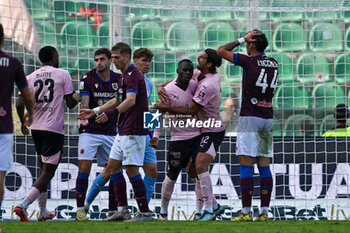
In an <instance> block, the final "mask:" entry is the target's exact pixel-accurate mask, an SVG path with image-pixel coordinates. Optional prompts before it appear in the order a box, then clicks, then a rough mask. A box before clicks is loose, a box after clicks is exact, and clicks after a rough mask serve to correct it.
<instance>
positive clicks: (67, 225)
mask: <svg viewBox="0 0 350 233" xmlns="http://www.w3.org/2000/svg"><path fill="white" fill-rule="evenodd" d="M1 227H2V228H1V230H2V232H4V233H8V232H16V233H20V232H40V233H41V232H79V233H85V232H86V233H87V232H103V233H109V232H118V233H119V232H135V233H142V232H152V233H153V232H154V233H157V232H159V233H187V232H188V233H196V232H198V233H214V232H220V233H226V232H237V233H258V232H266V233H285V232H286V233H289V232H290V233H296V232H301V233H338V232H339V233H342V232H344V233H348V232H350V221H269V222H261V223H255V222H250V223H247V222H242V223H234V222H231V221H212V222H191V221H153V222H143V223H123V222H102V221H90V222H75V221H67V222H63V221H62V222H61V221H53V222H2V223H1Z"/></svg>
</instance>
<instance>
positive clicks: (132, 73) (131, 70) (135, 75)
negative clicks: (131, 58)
mask: <svg viewBox="0 0 350 233" xmlns="http://www.w3.org/2000/svg"><path fill="white" fill-rule="evenodd" d="M126 75H128V76H131V77H133V78H138V79H144V76H143V74H142V73H141V71H140V70H139V69H137V68H136V66H135V65H134V64H133V65H131V66H130V67H129V69H128V70H127V71H126Z"/></svg>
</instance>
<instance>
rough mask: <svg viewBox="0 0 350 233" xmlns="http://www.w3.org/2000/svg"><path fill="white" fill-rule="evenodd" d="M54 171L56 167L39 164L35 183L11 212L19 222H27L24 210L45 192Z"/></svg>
mask: <svg viewBox="0 0 350 233" xmlns="http://www.w3.org/2000/svg"><path fill="white" fill-rule="evenodd" d="M58 153H61V152H58ZM40 157H41V156H40ZM39 161H41V160H39ZM56 169H57V165H54V164H49V163H41V166H40V171H39V177H38V179H37V180H36V181H35V183H34V184H33V187H32V188H31V189H30V190H29V192H28V193H27V194H26V196H25V198H24V200H23V202H22V203H21V204H20V205H17V206H16V207H15V208H14V210H13V211H14V212H15V213H16V214H17V215H18V216H19V217H20V220H21V221H29V219H28V213H27V211H26V209H27V208H28V206H29V205H30V204H31V203H33V202H34V201H35V200H36V199H37V198H38V197H39V196H40V193H41V192H45V191H46V190H47V185H48V184H49V183H50V181H51V179H52V177H53V176H54V175H55V172H56ZM45 206H46V200H45ZM45 209H46V207H45Z"/></svg>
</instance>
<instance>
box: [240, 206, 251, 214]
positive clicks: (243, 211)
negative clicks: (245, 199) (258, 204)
mask: <svg viewBox="0 0 350 233" xmlns="http://www.w3.org/2000/svg"><path fill="white" fill-rule="evenodd" d="M250 210H251V207H243V209H242V213H243V214H249V212H250Z"/></svg>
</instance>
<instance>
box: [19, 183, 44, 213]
mask: <svg viewBox="0 0 350 233" xmlns="http://www.w3.org/2000/svg"><path fill="white" fill-rule="evenodd" d="M39 195H40V191H39V189H37V188H36V187H34V186H33V187H32V188H31V189H30V190H29V192H28V193H27V195H26V196H25V198H24V200H23V202H22V206H23V208H25V209H27V208H28V206H29V205H30V204H32V203H33V202H34V201H35V200H36V199H37V198H38V197H39Z"/></svg>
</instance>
